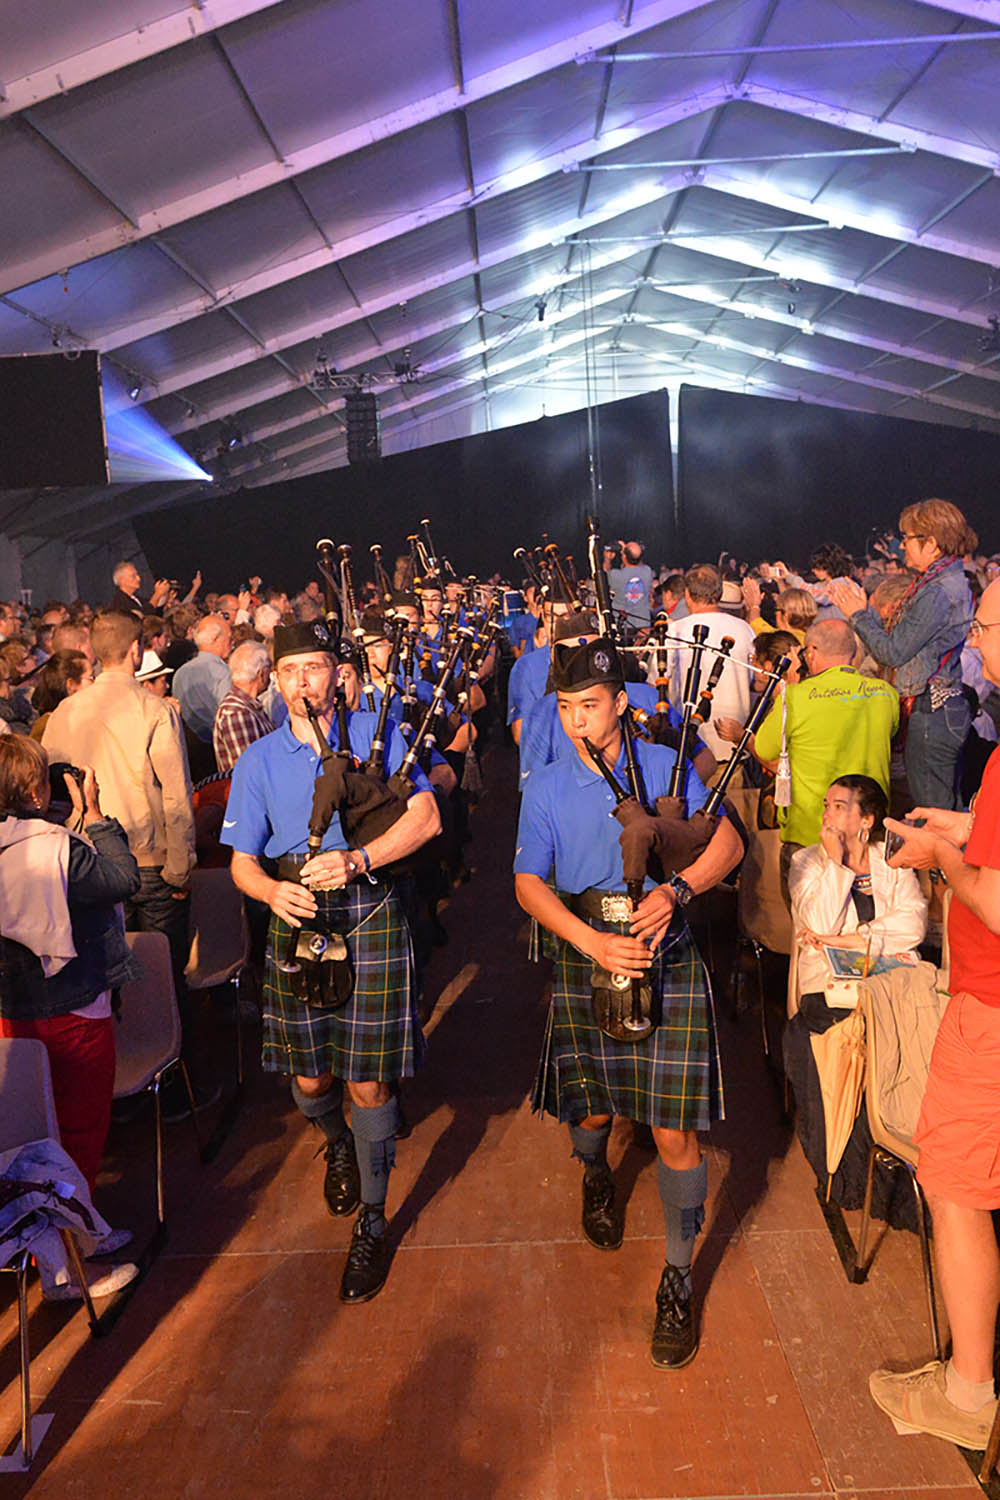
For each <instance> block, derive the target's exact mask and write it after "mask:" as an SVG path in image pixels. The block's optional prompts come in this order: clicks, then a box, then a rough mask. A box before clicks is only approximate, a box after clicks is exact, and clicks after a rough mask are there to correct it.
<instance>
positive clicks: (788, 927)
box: [733, 787, 795, 1057]
mask: <svg viewBox="0 0 1000 1500" xmlns="http://www.w3.org/2000/svg"><path fill="white" fill-rule="evenodd" d="M759 799H760V793H759V792H758V791H757V790H756V789H755V788H752V787H748V788H745V789H743V790H742V791H739V792H737V793H736V794H735V795H734V796H733V801H734V803H735V805H736V809H737V811H738V812H739V814H740V816H741V817H742V819H743V822H744V825H745V826H746V829H747V832H748V833H749V835H750V847H749V848H748V850H747V852H746V854H745V856H744V859H743V864H742V866H741V867H740V885H739V892H738V895H737V900H736V919H737V931H738V939H737V941H738V944H739V947H738V950H737V955H736V974H735V978H736V983H735V986H734V988H735V991H736V997H737V1008H738V1009H739V1008H741V1006H740V1002H741V999H742V985H743V966H742V964H741V962H740V957H741V953H742V952H744V951H745V949H746V947H747V946H748V945H749V947H750V950H751V952H752V953H753V956H754V959H755V960H756V967H757V993H758V1000H759V1004H760V1032H761V1041H762V1043H763V1046H764V1056H765V1057H770V1055H771V1048H770V1043H769V1042H768V1036H767V1009H766V1005H765V996H764V963H763V956H764V953H765V951H767V952H769V953H779V954H785V955H788V954H791V953H792V950H793V948H794V946H795V944H794V941H793V931H792V919H791V916H790V915H789V911H788V908H787V906H786V905H785V901H784V897H783V896H782V894H781V878H780V873H779V862H780V859H781V835H780V834H779V832H778V830H777V829H776V828H774V829H771V828H760V827H758V817H757V809H758V803H759Z"/></svg>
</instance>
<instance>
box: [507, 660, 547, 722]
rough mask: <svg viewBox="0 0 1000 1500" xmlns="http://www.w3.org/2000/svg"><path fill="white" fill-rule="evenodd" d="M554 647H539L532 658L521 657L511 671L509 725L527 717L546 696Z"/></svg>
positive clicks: (508, 709) (508, 690)
mask: <svg viewBox="0 0 1000 1500" xmlns="http://www.w3.org/2000/svg"><path fill="white" fill-rule="evenodd" d="M551 661H552V647H551V646H548V645H545V646H539V648H538V650H537V651H532V653H531V655H530V656H521V657H519V658H518V659H517V661H516V662H515V663H514V665H513V666H512V667H511V669H510V678H509V680H508V683H507V723H508V724H513V723H514V721H515V719H523V718H525V717H526V715H527V712H528V710H529V708H531V707H532V705H533V704H535V703H537V702H538V700H539V698H544V696H545V684H546V683H547V682H548V680H549V665H550V663H551Z"/></svg>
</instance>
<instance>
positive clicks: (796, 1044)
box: [783, 776, 927, 1208]
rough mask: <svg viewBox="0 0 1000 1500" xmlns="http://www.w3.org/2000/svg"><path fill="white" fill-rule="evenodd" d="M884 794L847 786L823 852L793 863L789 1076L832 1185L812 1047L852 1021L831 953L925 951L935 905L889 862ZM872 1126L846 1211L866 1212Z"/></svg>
mask: <svg viewBox="0 0 1000 1500" xmlns="http://www.w3.org/2000/svg"><path fill="white" fill-rule="evenodd" d="M887 812H888V802H887V799H886V796H885V793H884V792H883V791H882V788H881V787H880V786H879V784H878V782H877V781H873V780H872V778H871V777H870V776H840V777H838V778H837V780H836V781H835V782H833V784H832V785H831V787H830V789H829V790H828V792H827V794H826V797H825V798H824V803H823V825H822V829H821V832H820V841H819V843H818V844H810V845H809V846H808V848H806V849H800V850H799V852H798V853H797V854H795V855H794V856H793V858H792V863H791V869H790V871H789V877H788V886H789V892H790V894H791V898H792V921H793V923H794V925H795V934H796V939H797V942H798V985H797V989H798V994H799V996H800V997H801V998H800V1000H799V1003H798V1006H797V1009H796V1012H795V1014H794V1015H792V1017H791V1018H790V1020H789V1021H788V1024H787V1026H786V1027H785V1036H784V1048H783V1050H784V1061H785V1074H786V1076H787V1078H788V1080H789V1082H790V1083H791V1085H792V1088H793V1090H794V1092H795V1101H796V1105H797V1121H796V1128H797V1130H798V1133H799V1138H800V1140H801V1142H802V1148H803V1150H804V1151H805V1154H806V1156H807V1158H808V1159H809V1162H810V1165H811V1166H812V1168H813V1170H814V1171H815V1173H816V1176H817V1179H819V1180H821V1181H823V1182H825V1180H826V1136H825V1129H824V1123H823V1102H822V1096H821V1094H820V1088H819V1078H818V1075H817V1073H816V1064H815V1062H814V1061H813V1055H812V1047H811V1046H810V1042H809V1037H810V1034H811V1033H813V1032H823V1031H826V1030H827V1029H828V1028H829V1027H830V1026H833V1025H834V1024H835V1023H836V1022H837V1021H841V1020H843V1018H844V1015H845V1012H844V1011H843V1010H842V1009H838V1008H836V1007H832V1006H830V1005H828V1004H827V1001H826V993H825V991H826V988H827V986H828V985H829V984H830V982H831V978H832V975H831V973H830V968H829V965H828V963H827V961H826V957H825V955H824V953H823V947H824V945H825V944H831V945H835V946H837V947H842V948H851V947H853V948H861V949H866V948H867V947H868V944H869V941H870V942H871V951H872V954H873V956H874V955H886V956H890V955H891V956H895V955H897V954H900V953H908V952H912V951H913V950H914V949H916V948H917V946H918V945H919V944H920V943H921V942H922V941H923V938H924V934H925V931H926V927H927V902H926V900H925V899H924V896H923V894H922V893H921V890H920V884H919V881H918V880H917V875H916V871H914V870H894V869H890V867H889V866H888V865H887V864H886V862H885V853H884V849H883V839H884V837H885V830H884V828H883V819H884V818H885V816H886V813H887ZM867 1128H868V1127H867V1120H866V1118H865V1114H864V1111H862V1112H861V1114H860V1115H859V1117H858V1120H857V1122H856V1124H855V1127H854V1133H853V1134H852V1137H851V1140H850V1142H849V1143H848V1147H847V1150H846V1151H845V1152H844V1157H843V1160H842V1162H841V1165H840V1168H839V1169H838V1171H837V1173H836V1174H835V1176H834V1180H833V1186H832V1194H831V1196H832V1197H833V1198H835V1199H836V1201H837V1202H839V1203H840V1204H841V1206H842V1207H844V1208H855V1207H860V1205H861V1201H862V1198H863V1195H864V1185H865V1174H866V1167H867V1156H868V1135H867Z"/></svg>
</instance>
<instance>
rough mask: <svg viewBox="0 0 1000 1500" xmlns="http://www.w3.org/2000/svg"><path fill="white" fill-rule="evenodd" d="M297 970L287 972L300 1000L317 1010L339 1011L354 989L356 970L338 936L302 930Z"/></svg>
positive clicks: (297, 956) (296, 951)
mask: <svg viewBox="0 0 1000 1500" xmlns="http://www.w3.org/2000/svg"><path fill="white" fill-rule="evenodd" d="M294 963H295V967H294V968H292V967H291V966H289V967H288V969H287V970H286V972H287V973H288V974H289V976H290V978H291V982H292V991H293V993H294V994H295V995H296V997H297V998H298V999H299V1000H302V1001H303V1002H304V1003H305V1004H306V1005H308V1006H311V1007H313V1008H314V1009H316V1010H339V1009H340V1007H341V1006H342V1005H346V1004H347V1002H348V1000H349V999H350V997H351V990H352V989H353V987H354V966H353V964H352V963H351V955H350V953H349V952H348V948H347V942H346V940H345V939H344V937H343V936H342V935H341V934H340V933H339V932H316V931H313V930H310V929H308V928H301V929H300V931H299V934H298V938H297V940H296V943H295V953H294Z"/></svg>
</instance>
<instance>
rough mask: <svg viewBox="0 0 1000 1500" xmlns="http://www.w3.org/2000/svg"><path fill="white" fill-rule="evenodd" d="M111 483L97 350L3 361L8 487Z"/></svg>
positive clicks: (0, 403)
mask: <svg viewBox="0 0 1000 1500" xmlns="http://www.w3.org/2000/svg"><path fill="white" fill-rule="evenodd" d="M107 482H108V454H107V447H106V440H105V435H104V401H103V398H102V395H101V365H100V359H99V356H98V354H97V351H96V350H94V349H81V350H80V351H79V352H74V353H73V354H72V355H69V354H15V355H11V356H8V357H6V358H4V359H0V489H11V490H16V489H29V488H35V487H38V488H45V487H48V486H60V485H69V486H72V485H99V484H107Z"/></svg>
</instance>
